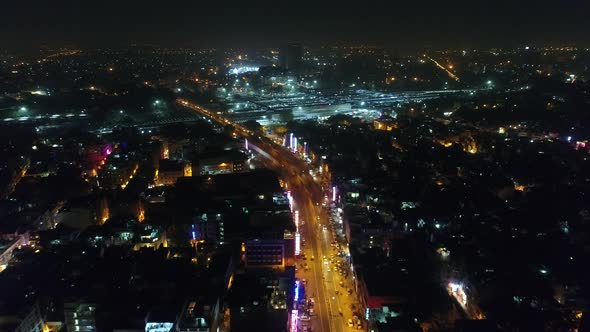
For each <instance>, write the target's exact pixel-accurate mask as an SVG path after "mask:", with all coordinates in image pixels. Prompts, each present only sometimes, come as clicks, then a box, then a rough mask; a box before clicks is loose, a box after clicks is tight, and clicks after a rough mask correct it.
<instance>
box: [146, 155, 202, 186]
mask: <svg viewBox="0 0 590 332" xmlns="http://www.w3.org/2000/svg"><path fill="white" fill-rule="evenodd" d="M192 174H193V169H192V166H191V164H190V163H189V162H184V161H180V160H171V159H160V162H159V167H158V172H157V173H156V179H155V182H156V184H157V185H173V184H175V183H176V180H177V179H178V178H181V177H184V176H192Z"/></svg>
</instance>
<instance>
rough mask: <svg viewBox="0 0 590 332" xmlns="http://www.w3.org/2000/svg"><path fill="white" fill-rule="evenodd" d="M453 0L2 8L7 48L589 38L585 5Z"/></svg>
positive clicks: (482, 44) (543, 42) (426, 44)
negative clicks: (352, 5) (440, 0)
mask: <svg viewBox="0 0 590 332" xmlns="http://www.w3.org/2000/svg"><path fill="white" fill-rule="evenodd" d="M519 5H520V6H519V7H518V8H514V7H513V4H510V3H509V2H505V1H500V2H493V3H492V2H486V3H469V2H467V1H455V2H453V3H444V4H440V3H437V2H434V1H432V2H430V3H428V2H426V3H425V2H422V3H411V2H403V3H400V4H395V5H390V6H388V7H385V6H383V5H377V4H368V5H365V6H364V7H359V8H350V7H349V8H344V7H345V6H344V5H342V4H334V5H328V4H307V5H303V4H299V6H296V5H295V4H281V5H275V4H272V5H271V4H268V5H265V4H255V5H244V4H226V5H223V6H222V5H218V4H211V3H209V4H207V5H203V4H198V3H188V2H185V1H175V2H174V1H173V2H172V3H170V2H166V3H159V2H155V1H146V2H142V3H139V2H136V1H133V2H131V3H130V2H125V3H116V2H113V1H106V2H101V3H94V4H79V3H73V2H69V1H57V2H52V3H51V4H48V3H38V4H36V5H34V6H33V5H31V4H30V3H29V4H21V3H9V4H5V5H4V7H5V8H4V10H3V11H2V14H0V19H1V20H0V28H1V30H0V42H1V43H2V44H3V46H4V47H3V48H5V49H34V48H38V47H39V46H49V47H60V46H66V45H75V46H79V47H111V46H120V45H129V44H152V45H158V46H163V47H197V48H198V47H228V46H233V47H248V48H250V47H261V46H266V47H275V46H278V45H279V44H281V43H285V42H290V41H298V42H301V43H303V44H304V45H309V46H319V45H358V44H362V45H369V46H383V47H390V48H395V49H400V50H410V49H421V48H443V47H444V48H457V47H467V48H492V47H517V46H523V45H525V44H530V45H537V46H553V45H555V46H563V45H576V46H580V47H587V46H589V45H590V23H589V22H588V20H585V18H584V15H585V13H587V12H588V11H587V9H588V5H587V4H585V3H581V2H577V1H560V2H559V3H557V2H554V1H547V0H541V1H537V2H536V3H532V4H530V5H528V6H526V5H524V6H523V5H522V3H519Z"/></svg>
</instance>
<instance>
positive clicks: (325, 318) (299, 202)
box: [177, 99, 354, 332]
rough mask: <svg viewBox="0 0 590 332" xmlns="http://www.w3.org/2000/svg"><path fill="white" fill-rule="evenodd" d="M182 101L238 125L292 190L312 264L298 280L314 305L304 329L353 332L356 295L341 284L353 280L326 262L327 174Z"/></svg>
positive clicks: (304, 248)
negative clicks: (312, 172)
mask: <svg viewBox="0 0 590 332" xmlns="http://www.w3.org/2000/svg"><path fill="white" fill-rule="evenodd" d="M177 102H178V103H179V104H180V105H183V106H185V107H187V108H190V109H192V110H194V111H196V112H198V113H200V114H201V115H203V116H206V117H208V118H210V119H211V120H214V121H215V122H217V123H219V124H221V125H224V126H225V125H231V126H233V127H234V128H235V131H236V133H237V134H239V135H240V136H243V137H245V138H248V141H249V147H250V149H252V150H254V151H256V152H257V153H258V154H259V155H261V156H262V157H263V158H260V160H259V161H260V162H261V163H263V165H264V166H265V167H267V168H269V169H272V170H275V171H276V172H278V173H279V174H280V176H281V178H282V179H283V180H284V181H285V182H286V184H287V187H288V190H290V191H291V193H292V195H293V200H294V208H295V209H296V210H298V211H299V215H300V218H299V219H300V220H301V221H302V222H304V223H303V224H302V225H301V227H300V232H301V233H302V237H303V238H304V239H305V240H306V241H305V244H304V245H303V246H302V252H303V253H305V255H306V257H307V259H306V260H302V259H298V260H297V263H296V264H297V269H298V270H297V277H298V278H299V279H300V280H304V279H305V280H306V281H307V283H306V294H307V297H308V298H310V297H311V298H314V300H315V305H314V311H315V313H314V315H313V316H312V317H311V321H310V323H304V322H299V323H300V326H301V324H311V327H312V331H320V332H330V331H349V330H350V331H352V329H351V328H349V327H348V326H347V324H346V321H347V320H348V319H349V318H351V317H352V309H351V305H352V304H353V303H354V301H353V300H352V298H353V297H354V295H352V296H351V295H347V294H346V292H345V291H343V290H344V289H345V288H343V287H341V286H340V284H339V283H340V281H344V285H346V286H348V285H351V281H350V280H345V279H343V278H341V277H339V276H338V275H337V272H336V271H335V269H331V271H328V268H330V267H331V266H332V264H331V263H330V262H328V264H325V263H324V261H323V258H324V257H326V258H328V259H329V258H330V257H331V255H332V254H333V253H334V251H333V249H332V248H331V242H332V240H333V238H334V235H333V233H332V229H331V228H330V227H329V224H330V223H329V221H328V213H327V211H326V210H325V209H324V208H323V207H322V204H321V203H322V202H323V200H324V196H325V195H326V193H327V192H325V191H324V189H323V188H322V185H321V184H320V182H321V183H324V186H326V183H329V179H328V175H326V174H324V175H325V177H323V178H321V179H320V178H317V179H314V178H313V177H312V176H311V175H310V173H309V170H310V168H311V166H310V165H309V164H307V163H306V162H305V161H303V160H302V159H300V158H298V157H297V156H295V155H294V154H292V153H291V152H289V150H287V149H286V148H284V147H282V146H280V145H278V144H276V143H273V142H272V141H271V140H269V139H267V138H266V137H259V136H256V135H254V133H253V132H252V131H250V130H248V129H246V128H244V127H242V126H241V125H239V124H237V123H234V122H232V121H230V120H228V119H226V118H224V117H222V116H221V115H220V114H217V113H215V112H212V111H210V110H207V109H204V108H202V107H200V106H198V105H195V104H192V103H190V102H188V101H186V100H182V99H179V100H177ZM326 187H327V186H326ZM324 225H325V226H328V227H326V230H323V226H324ZM305 264H308V269H305V268H303V267H304V265H305Z"/></svg>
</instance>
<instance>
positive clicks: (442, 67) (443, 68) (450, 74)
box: [424, 54, 459, 82]
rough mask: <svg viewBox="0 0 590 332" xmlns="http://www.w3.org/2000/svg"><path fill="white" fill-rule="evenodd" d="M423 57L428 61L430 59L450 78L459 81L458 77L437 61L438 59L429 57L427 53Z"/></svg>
mask: <svg viewBox="0 0 590 332" xmlns="http://www.w3.org/2000/svg"><path fill="white" fill-rule="evenodd" d="M424 57H425V58H426V59H428V60H430V61H432V62H433V63H434V64H435V65H436V66H437V67H438V68H440V69H442V70H444V71H445V72H446V73H447V75H449V77H450V78H452V79H454V80H455V81H457V82H459V77H458V76H457V75H455V74H453V73H452V72H451V71H450V70H448V69H447V68H446V67H445V66H443V65H441V64H440V63H438V61H436V60H434V59H433V58H431V57H429V56H428V55H426V54H424Z"/></svg>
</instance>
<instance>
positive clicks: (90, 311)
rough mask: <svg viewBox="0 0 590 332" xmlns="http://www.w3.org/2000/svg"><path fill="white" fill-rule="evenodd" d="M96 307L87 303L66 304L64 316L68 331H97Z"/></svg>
mask: <svg viewBox="0 0 590 332" xmlns="http://www.w3.org/2000/svg"><path fill="white" fill-rule="evenodd" d="M95 311H96V305H95V304H92V303H85V302H69V303H65V304H64V316H65V322H66V326H67V330H68V331H72V332H76V331H82V332H93V331H96V313H95Z"/></svg>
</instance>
